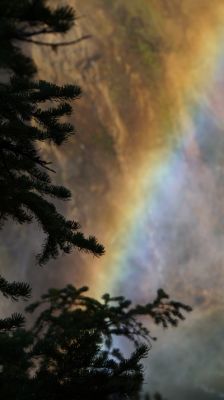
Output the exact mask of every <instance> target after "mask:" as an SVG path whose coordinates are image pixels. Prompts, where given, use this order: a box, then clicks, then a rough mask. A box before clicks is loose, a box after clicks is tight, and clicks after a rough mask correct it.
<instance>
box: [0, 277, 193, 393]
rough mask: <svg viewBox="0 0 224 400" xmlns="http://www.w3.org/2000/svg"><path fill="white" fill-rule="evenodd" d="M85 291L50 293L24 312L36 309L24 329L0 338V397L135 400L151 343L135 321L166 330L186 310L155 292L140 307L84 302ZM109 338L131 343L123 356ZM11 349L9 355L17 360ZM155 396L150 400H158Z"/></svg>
mask: <svg viewBox="0 0 224 400" xmlns="http://www.w3.org/2000/svg"><path fill="white" fill-rule="evenodd" d="M87 290H88V288H86V287H82V288H80V289H76V288H75V287H73V286H72V285H68V286H67V287H65V288H64V289H61V290H60V289H50V290H49V291H48V293H47V294H45V295H43V296H42V298H41V300H40V301H39V302H36V303H33V304H31V305H29V306H28V307H27V311H28V312H30V313H34V312H38V310H39V313H37V315H36V318H35V323H34V326H33V327H32V328H31V330H17V331H16V332H15V333H13V334H12V335H10V336H9V335H8V334H7V333H6V334H5V335H3V336H2V337H0V354H2V353H3V355H4V357H2V359H0V364H1V365H2V373H1V374H0V385H1V388H2V389H1V394H2V397H3V398H4V397H7V399H8V400H11V399H15V398H16V399H17V400H28V399H29V400H30V399H32V400H50V399H52V400H90V399H98V400H111V399H113V400H115V399H116V400H119V399H120V400H121V399H130V398H133V399H135V398H136V399H137V397H135V396H137V393H138V391H139V390H140V388H141V384H142V381H143V366H142V360H143V358H145V357H146V356H147V353H148V350H149V348H150V347H151V341H152V340H153V339H154V338H152V337H151V335H150V332H149V330H148V328H147V327H146V326H145V325H144V324H143V323H142V322H140V321H139V317H144V318H146V317H147V316H149V317H151V319H152V320H153V321H154V322H155V323H156V324H161V325H162V326H165V327H168V326H176V325H177V324H178V322H179V321H180V320H182V319H184V315H183V311H190V308H189V307H187V306H185V305H184V304H182V303H179V302H175V301H170V300H169V297H168V296H167V295H166V293H164V291H162V290H159V291H158V294H157V298H156V299H155V301H154V302H152V303H148V304H146V305H141V306H140V305H137V306H132V304H131V302H130V301H129V300H127V299H125V298H124V297H111V296H110V295H109V294H105V295H104V296H103V297H102V300H101V301H98V300H96V299H94V298H92V297H89V296H87V295H86V292H87ZM114 336H117V337H125V338H127V339H128V340H130V341H132V342H133V343H134V345H135V349H134V351H133V353H132V354H131V355H130V356H129V357H125V356H124V355H123V354H122V353H121V352H120V350H119V349H116V348H114V347H113V337H114ZM7 348H8V350H7ZM10 349H16V351H17V354H18V356H17V357H16V358H14V357H13V354H12V352H11V351H10ZM8 352H9V354H10V355H11V356H12V359H13V363H12V362H11V363H10V362H9V360H10V358H9V356H8ZM5 354H6V356H5ZM29 371H30V372H31V374H29ZM158 396H159V395H155V398H154V399H155V400H156V399H158V400H159V399H160V397H158Z"/></svg>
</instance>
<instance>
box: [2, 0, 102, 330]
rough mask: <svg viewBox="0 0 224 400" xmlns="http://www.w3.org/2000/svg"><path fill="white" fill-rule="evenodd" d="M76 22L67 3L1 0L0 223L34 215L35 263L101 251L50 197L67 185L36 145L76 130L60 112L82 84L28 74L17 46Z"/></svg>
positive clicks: (29, 64)
mask: <svg viewBox="0 0 224 400" xmlns="http://www.w3.org/2000/svg"><path fill="white" fill-rule="evenodd" d="M74 23H75V13H74V10H73V9H72V8H70V7H68V6H62V7H61V6H59V7H57V8H55V9H52V8H50V7H49V6H48V5H47V2H46V1H45V0H21V1H15V0H6V1H5V0H1V2H0V68H1V71H2V74H1V77H2V79H0V227H2V226H3V224H4V223H5V222H6V221H7V220H8V219H13V220H14V221H16V222H18V223H20V224H24V223H30V222H31V221H32V220H33V219H34V218H35V219H36V220H37V221H38V223H39V225H40V226H41V228H42V230H43V232H44V233H45V235H46V240H45V242H44V244H43V249H42V251H41V253H40V254H39V255H38V256H37V260H38V263H39V264H41V265H42V264H45V263H46V262H47V261H48V260H49V259H50V258H56V257H57V256H58V255H59V253H60V252H62V253H69V252H70V251H71V250H72V248H74V247H76V248H78V249H79V250H84V251H87V252H91V253H93V254H94V255H101V254H103V252H104V248H103V246H102V245H100V244H99V243H98V242H97V240H96V238H95V237H94V236H90V237H87V238H86V237H85V236H84V235H83V233H82V232H81V231H80V226H79V224H78V222H76V221H72V220H66V218H65V217H64V216H63V215H61V214H60V213H58V212H57V209H56V207H55V205H54V203H53V202H52V201H50V200H49V199H50V198H53V199H61V200H68V199H69V198H70V196H71V193H70V191H69V190H68V189H66V188H65V187H63V186H56V185H54V184H53V183H52V180H51V176H50V173H52V172H53V169H52V168H51V167H50V162H49V161H46V160H44V159H43V157H42V155H41V153H40V151H39V150H38V147H37V146H38V143H43V142H48V143H53V144H55V145H56V146H59V145H61V144H62V143H63V142H65V141H66V140H67V139H69V137H70V136H71V135H72V134H74V128H73V126H72V125H71V124H70V123H65V122H63V117H65V116H68V115H70V114H71V112H72V106H71V102H72V101H74V100H76V99H77V98H79V96H80V94H81V89H80V88H79V87H78V86H76V85H65V86H63V87H60V86H57V85H55V84H53V83H49V82H46V81H36V80H34V74H35V72H36V66H35V65H34V63H33V60H32V59H31V58H30V57H28V56H25V55H24V54H23V51H22V49H21V46H20V45H21V43H22V42H32V41H33V40H34V39H33V38H36V37H38V36H39V35H47V34H49V33H55V34H57V33H66V32H67V31H68V30H69V29H70V28H71V27H72V26H73V25H74ZM1 279H2V282H3V285H2V286H0V291H1V292H2V293H3V294H4V295H6V294H7V293H8V294H7V295H8V296H9V295H11V294H12V297H14V298H16V299H17V298H18V297H19V293H22V297H24V298H27V297H28V296H29V293H30V288H29V287H28V286H27V285H25V284H24V283H20V284H19V283H13V284H10V283H9V282H7V281H6V280H5V279H4V278H1ZM2 288H3V290H2ZM9 288H10V290H9V291H7V290H8V289H9ZM9 292H10V294H9ZM22 322H23V318H22V316H21V315H14V316H12V318H11V319H6V320H0V329H1V326H2V327H3V326H5V327H6V326H8V327H10V326H11V327H13V326H16V325H20V324H21V323H22Z"/></svg>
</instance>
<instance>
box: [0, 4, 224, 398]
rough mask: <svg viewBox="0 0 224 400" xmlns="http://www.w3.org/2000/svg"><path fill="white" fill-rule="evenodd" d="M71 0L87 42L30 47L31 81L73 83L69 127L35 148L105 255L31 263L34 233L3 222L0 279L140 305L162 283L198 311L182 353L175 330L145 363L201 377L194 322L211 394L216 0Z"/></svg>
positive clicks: (218, 205) (219, 161)
mask: <svg viewBox="0 0 224 400" xmlns="http://www.w3.org/2000/svg"><path fill="white" fill-rule="evenodd" d="M51 1H53V0H51ZM53 3H54V4H55V3H56V1H54V2H53ZM69 3H70V4H71V5H72V6H74V7H75V9H76V10H77V16H78V17H79V19H78V20H77V26H76V28H75V29H74V31H73V32H71V33H69V35H68V36H67V37H66V38H65V39H66V40H73V39H76V38H79V37H81V36H82V35H86V34H88V35H91V38H90V39H87V40H83V41H81V42H80V43H79V44H78V45H75V46H63V47H61V48H57V49H55V48H54V47H53V48H49V47H37V46H33V47H32V48H29V49H28V51H30V52H31V53H32V56H33V57H34V59H35V61H36V63H37V65H38V67H39V76H40V78H43V79H46V80H50V81H54V82H57V83H68V82H69V83H72V82H77V83H78V84H80V85H81V87H82V89H83V96H82V98H81V99H80V100H79V101H78V102H77V103H76V104H75V107H74V115H73V117H72V120H73V122H74V124H75V127H76V130H77V134H76V135H75V136H74V138H73V139H72V140H70V141H69V143H67V144H66V145H64V146H63V147H62V148H58V149H55V148H51V147H48V148H44V149H43V151H44V152H47V153H48V157H50V158H51V159H52V160H53V161H54V162H55V165H56V166H57V179H58V181H59V182H61V183H63V184H64V185H65V186H67V187H69V188H70V189H72V192H73V200H72V202H70V203H69V204H66V208H65V207H64V212H66V213H67V214H68V215H70V216H72V217H73V218H74V219H77V220H78V221H80V222H81V225H82V227H83V230H84V232H86V233H93V234H95V235H96V236H97V238H98V239H99V240H100V241H102V242H103V243H104V244H105V246H106V249H107V253H106V256H105V257H104V258H103V259H102V261H101V260H93V259H92V258H91V257H87V256H85V255H82V254H73V255H72V256H69V257H64V258H62V259H60V260H58V261H57V262H56V263H55V262H54V263H52V264H51V263H50V264H49V265H48V266H47V267H46V268H45V269H44V270H41V271H40V270H39V269H38V270H37V268H35V267H33V265H32V264H34V257H33V255H34V252H38V248H39V245H40V243H41V240H42V238H41V237H40V234H39V231H38V229H37V227H36V229H33V227H28V228H27V230H25V229H23V230H22V231H21V230H20V228H19V227H18V228H16V230H15V231H14V232H11V229H10V227H6V228H5V229H7V241H5V242H4V243H3V244H2V245H1V246H2V249H1V254H2V268H3V269H5V272H4V273H5V274H6V275H7V274H8V276H9V278H10V275H11V276H12V277H13V279H17V277H15V270H16V271H18V278H21V277H24V278H26V279H29V280H30V281H31V282H34V294H35V295H36V294H37V293H39V292H42V291H43V290H44V289H46V288H47V287H48V286H49V285H50V286H54V285H63V284H64V283H67V282H68V281H71V280H72V281H73V283H75V284H89V285H91V287H92V291H93V292H94V293H95V294H96V295H100V294H101V293H104V292H105V291H107V290H110V291H112V292H115V293H117V292H119V293H124V294H126V295H127V296H128V297H132V298H133V299H135V300H137V301H140V300H141V301H144V300H146V299H147V298H148V296H149V297H151V296H152V294H151V293H153V292H154V291H155V290H156V289H157V287H159V286H164V287H165V288H166V289H167V291H169V292H170V293H171V294H172V296H173V297H175V296H176V297H178V298H179V299H180V300H183V301H186V302H189V303H191V304H192V303H193V304H194V305H195V308H196V310H197V311H196V316H197V317H194V318H193V317H192V319H191V318H189V320H188V321H189V322H188V326H190V327H191V328H192V331H190V329H189V331H188V334H189V336H190V335H191V333H190V332H194V339H192V340H190V339H189V337H188V340H187V343H188V346H187V347H185V348H183V347H182V338H183V336H184V334H185V333H184V330H180V331H178V332H176V333H175V340H172V336H171V335H170V336H167V338H165V339H164V345H163V347H162V349H163V350H164V353H163V354H164V358H163V356H162V353H160V354H159V359H160V365H159V366H158V363H157V354H158V353H157V352H156V351H155V356H153V360H152V365H151V370H152V371H153V365H154V367H155V371H156V374H158V373H159V371H163V372H164V369H165V368H166V366H167V365H169V363H170V362H171V360H172V363H173V364H174V366H175V367H176V365H177V364H178V362H179V361H178V359H179V358H178V357H181V360H182V359H183V363H182V362H181V368H183V370H182V375H181V378H180V381H178V382H177V381H176V380H175V379H174V383H175V384H177V385H178V384H180V385H182V384H184V385H185V386H189V385H191V384H192V374H188V371H187V368H188V367H187V366H186V367H185V366H184V362H185V360H188V361H189V362H187V363H186V365H188V366H189V365H190V368H191V361H192V360H193V359H194V360H195V363H196V366H197V367H195V369H194V372H193V374H194V375H195V374H197V368H199V367H200V365H199V364H200V363H197V362H198V361H197V360H198V359H199V358H200V357H201V352H202V351H203V346H204V344H203V341H202V342H201V340H200V335H201V333H200V329H199V328H198V326H199V325H201V324H202V323H203V324H204V325H203V326H204V329H205V330H206V332H205V335H207V334H208V335H209V332H210V336H208V337H209V338H211V342H212V343H211V345H210V344H209V343H207V342H206V352H207V348H209V352H207V354H209V355H208V356H207V358H206V357H205V358H203V360H204V366H203V368H204V372H203V373H201V374H200V385H201V386H203V385H204V382H205V380H206V382H208V381H209V385H210V388H212V390H213V389H214V390H215V387H216V388H217V387H218V389H219V390H223V387H221V384H220V382H221V378H220V379H219V383H218V384H217V379H216V375H217V369H218V368H219V367H218V365H219V363H218V362H217V363H216V362H215V361H214V360H215V358H216V357H217V353H218V351H217V350H218V349H217V348H215V346H214V342H215V340H216V339H217V340H219V339H220V332H218V331H219V330H218V328H217V329H216V328H215V329H214V330H211V331H210V329H209V328H208V327H209V324H210V323H211V324H213V325H214V326H216V327H217V326H218V318H215V317H214V315H215V316H216V315H217V314H216V309H219V307H220V306H222V305H223V256H224V253H223V239H224V226H223V222H222V221H223V211H224V208H223V195H224V190H223V185H222V184H223V172H224V158H223V154H224V151H223V150H224V141H223V111H222V110H223V105H224V104H223V103H224V102H223V91H222V89H223V87H224V80H223V78H222V76H221V73H220V71H221V70H222V68H221V67H222V66H223V64H221V63H220V60H219V55H218V53H219V52H220V49H219V48H220V38H221V33H220V32H218V29H219V28H218V27H219V25H221V24H222V23H223V15H224V5H223V0H214V1H213V2H210V0H197V1H195V0H186V1H179V0H172V1H170V0H150V1H149V0H82V1H75V0H69ZM63 40H64V38H63ZM49 41H52V43H53V42H54V41H55V38H54V37H53V36H52V37H50V38H49ZM220 57H221V55H220ZM219 65H220V66H221V67H220V66H219ZM220 68H221V69H220ZM219 69H220V71H219ZM59 206H60V205H59ZM60 207H61V206H60ZM8 232H10V233H8ZM15 239H16V240H15ZM15 243H16V244H15ZM20 246H22V247H23V248H24V249H25V250H26V251H24V254H23V255H22V257H23V259H22V258H21V255H19V257H17V255H18V251H19V248H20ZM27 248H28V249H34V250H33V252H32V253H29V252H27ZM10 266H12V267H10ZM217 332H218V333H217ZM213 334H214V336H213ZM182 335H183V336H182ZM165 341H166V343H165ZM191 346H192V351H193V352H194V353H195V354H196V356H195V357H194V358H192V357H191V355H190V354H189V348H190V347H191ZM157 351H158V350H157ZM173 354H174V355H175V354H176V356H174V357H173ZM183 354H184V356H183ZM180 355H181V356H180ZM197 355H198V356H197ZM211 359H212V360H213V363H212V365H213V367H212V368H211V365H210V364H211ZM167 360H168V361H167ZM153 363H154V364H153ZM206 363H207V364H208V365H209V367H207V366H206ZM178 368H179V367H178ZM174 369H175V368H174ZM208 374H209V379H208ZM169 379H171V380H172V377H169ZM169 379H168V378H167V380H169ZM194 385H195V386H196V387H197V382H195V381H194ZM207 389H209V388H207ZM207 389H206V390H207ZM197 390H198V389H197ZM199 390H201V389H200V388H199ZM171 391H172V390H171ZM172 395H173V394H172ZM189 396H190V395H189ZM189 396H188V398H190V397H189ZM202 396H203V395H202ZM208 396H209V395H208ZM211 396H212V394H211ZM191 398H192V399H193V397H191ZM198 398H199V397H198ZM203 398H205V397H203ZM208 398H210V397H208ZM211 398H212V397H211ZM216 398H217V397H216Z"/></svg>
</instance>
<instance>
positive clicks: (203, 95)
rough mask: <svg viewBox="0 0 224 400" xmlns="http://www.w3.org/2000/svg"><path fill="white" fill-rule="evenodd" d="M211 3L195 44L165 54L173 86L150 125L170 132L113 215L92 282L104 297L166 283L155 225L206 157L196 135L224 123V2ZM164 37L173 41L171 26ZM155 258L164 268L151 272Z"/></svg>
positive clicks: (141, 165) (137, 170)
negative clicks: (191, 171) (192, 168)
mask: <svg viewBox="0 0 224 400" xmlns="http://www.w3.org/2000/svg"><path fill="white" fill-rule="evenodd" d="M205 3H206V4H205ZM208 3H210V2H208V1H204V3H203V4H204V5H206V6H207V7H205V9H204V10H203V9H201V14H200V18H199V14H198V15H196V16H195V18H194V19H193V22H191V23H192V25H191V27H190V28H191V32H192V36H191V38H190V39H189V41H188V44H187V45H186V46H184V45H183V49H182V51H181V50H180V51H179V52H177V53H176V54H169V55H166V54H165V55H164V64H165V65H166V69H165V71H166V77H165V78H164V79H165V82H166V86H165V87H163V88H161V90H163V91H164V90H165V94H164V93H163V96H161V97H160V93H158V94H157V103H158V104H159V106H158V107H157V116H156V123H155V124H154V126H153V128H150V129H154V135H155V137H158V136H159V137H162V139H163V145H162V146H160V147H158V148H156V149H155V148H153V149H152V151H150V150H149V151H144V152H142V155H141V158H140V159H138V160H136V161H135V166H134V168H133V171H132V180H131V183H129V185H127V186H126V187H125V188H124V189H123V190H122V193H121V194H120V200H119V201H118V202H120V203H121V204H122V207H120V209H119V210H117V211H118V215H117V216H114V215H112V216H111V219H113V218H116V221H117V222H116V224H115V225H114V226H115V228H113V230H112V232H111V233H110V238H109V240H108V241H107V246H106V247H107V251H106V255H105V256H104V257H103V258H102V260H101V261H97V263H98V265H97V267H95V271H94V274H93V275H92V282H91V287H92V289H93V291H94V292H95V294H97V295H98V294H102V293H104V292H105V291H110V292H112V293H119V291H120V289H121V286H122V292H124V291H125V290H124V289H125V285H126V284H127V285H128V294H127V295H128V296H132V297H135V295H134V291H135V290H136V288H137V289H139V285H140V290H139V291H140V292H141V293H142V296H144V297H145V295H144V294H145V293H146V292H147V291H148V290H149V288H150V287H154V288H157V287H158V286H160V285H161V284H163V270H164V267H165V265H164V259H161V254H160V249H159V246H160V245H159V243H158V238H155V237H154V231H155V230H154V229H153V225H154V224H156V223H157V224H159V223H160V222H161V220H162V219H164V218H166V215H167V213H169V207H170V206H171V205H172V204H171V203H173V202H178V201H179V202H180V201H184V199H183V198H182V197H181V193H180V192H181V187H182V184H183V181H184V180H185V179H186V168H188V165H189V164H190V165H193V166H194V165H195V164H197V162H198V157H199V156H200V154H199V153H200V150H199V149H198V146H197V143H196V141H195V137H196V136H197V137H198V136H200V137H201V136H203V134H204V129H205V123H206V121H207V122H209V121H214V120H215V119H216V121H217V124H220V126H221V125H222V124H223V122H224V113H223V107H224V96H223V98H222V96H221V89H223V88H224V46H223V43H224V28H223V26H224V4H223V1H216V2H215V3H216V4H215V5H213V6H209V5H208ZM198 12H199V9H198ZM164 24H165V22H164ZM198 25H199V26H198ZM190 28H189V30H190ZM200 28H201V29H200ZM167 29H168V28H167ZM176 33H178V32H175V33H174V34H176ZM164 36H167V37H168V39H167V40H173V36H172V35H171V34H170V36H169V32H167V31H166V26H165V28H164ZM164 98H166V104H167V103H169V101H170V104H172V106H171V112H169V113H166V111H164V109H165V105H164V104H163V101H164V100H163V99H164ZM167 99H168V100H167ZM166 119H169V121H168V123H167V120H166ZM146 147H147V146H146ZM148 148H150V146H148ZM136 165H137V167H136ZM167 200H168V201H169V202H170V203H169V202H168V204H167ZM171 208H172V207H171ZM189 213H190V210H189ZM195 215H197V212H196V211H195ZM201 218H202V217H201ZM205 223H206V222H205ZM170 229H172V227H171V228H170ZM168 232H169V230H168ZM164 234H167V232H166V233H164ZM163 240H166V238H164V239H163ZM152 257H153V258H154V260H153V264H154V265H156V266H157V267H156V269H157V270H156V271H155V270H153V271H151V270H150V264H151V262H152ZM146 270H147V274H146V273H145V271H146ZM137 275H138V278H137ZM132 290H133V293H132ZM139 296H140V297H141V294H140V295H139V293H138V298H139Z"/></svg>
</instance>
